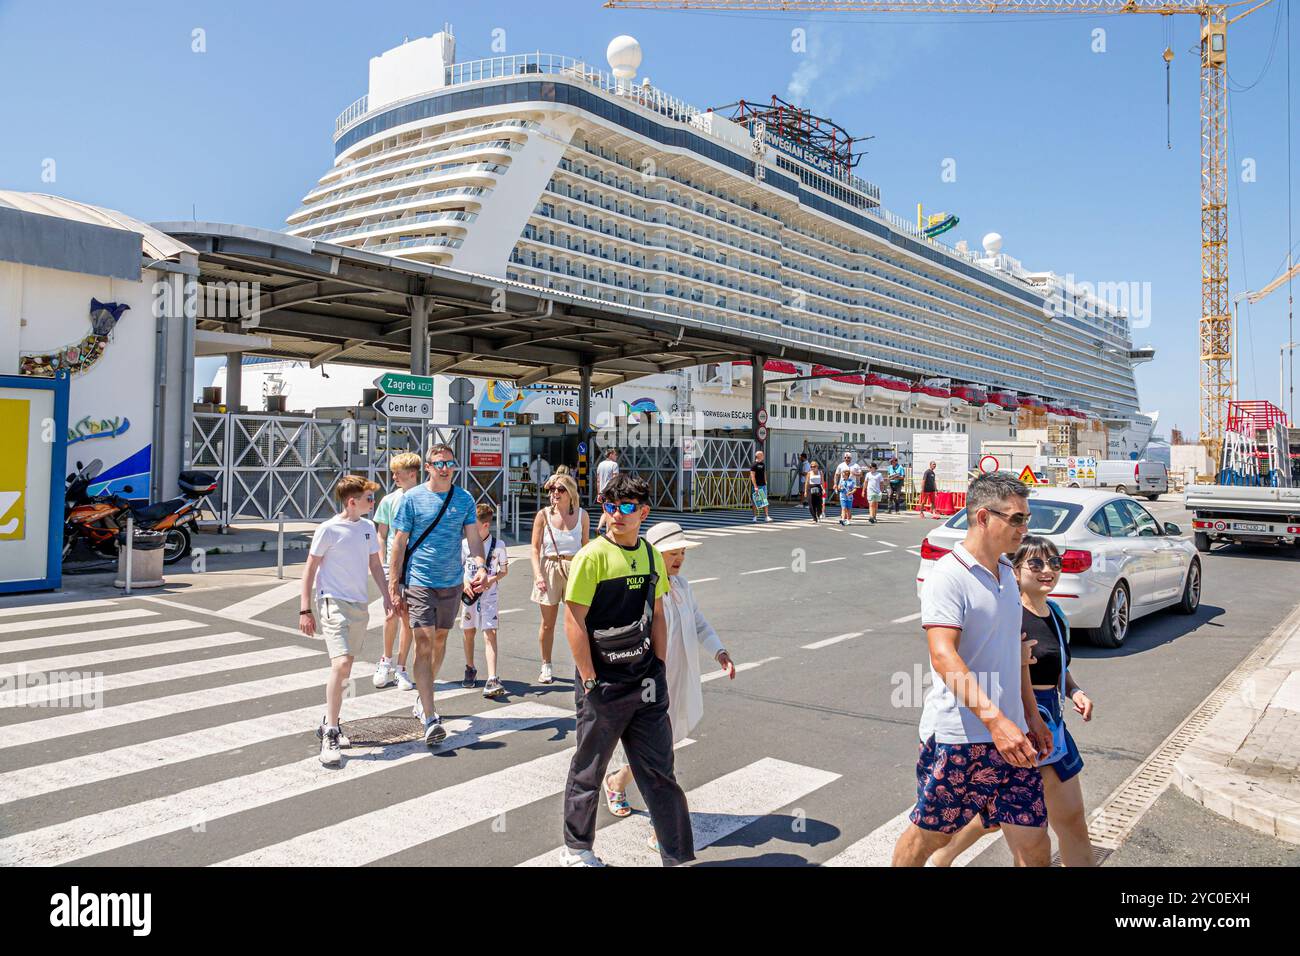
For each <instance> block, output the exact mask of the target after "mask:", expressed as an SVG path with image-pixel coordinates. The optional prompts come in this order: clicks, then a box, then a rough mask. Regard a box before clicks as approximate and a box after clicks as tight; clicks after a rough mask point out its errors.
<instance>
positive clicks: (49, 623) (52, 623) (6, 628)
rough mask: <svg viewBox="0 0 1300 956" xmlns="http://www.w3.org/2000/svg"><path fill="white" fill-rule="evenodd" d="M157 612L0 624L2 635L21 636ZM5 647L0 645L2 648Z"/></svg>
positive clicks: (108, 613) (107, 613)
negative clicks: (33, 632) (26, 632)
mask: <svg viewBox="0 0 1300 956" xmlns="http://www.w3.org/2000/svg"><path fill="white" fill-rule="evenodd" d="M156 614H157V612H156V611H147V610H145V609H144V608H128V609H127V610H125V611H102V612H100V613H98V614H69V615H68V616H67V617H49V616H43V617H41V618H39V619H37V620H34V621H9V622H8V623H5V624H0V634H21V633H22V632H23V631H48V630H52V629H53V628H56V627H80V626H81V625H83V624H106V623H108V622H109V621H128V620H131V619H132V618H139V617H154V616H156ZM3 646H4V645H3V644H0V648H2V647H3Z"/></svg>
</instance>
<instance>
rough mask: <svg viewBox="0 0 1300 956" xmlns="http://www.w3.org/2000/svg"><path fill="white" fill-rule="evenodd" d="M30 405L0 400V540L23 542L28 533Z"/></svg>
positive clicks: (10, 400) (17, 401)
mask: <svg viewBox="0 0 1300 956" xmlns="http://www.w3.org/2000/svg"><path fill="white" fill-rule="evenodd" d="M30 416H31V402H30V401H28V400H27V399H25V398H0V447H3V448H4V449H5V454H4V455H0V541H22V540H24V538H25V537H26V534H27V520H26V518H27V515H26V512H27V503H26V500H25V492H26V491H27V445H28V426H29V418H30Z"/></svg>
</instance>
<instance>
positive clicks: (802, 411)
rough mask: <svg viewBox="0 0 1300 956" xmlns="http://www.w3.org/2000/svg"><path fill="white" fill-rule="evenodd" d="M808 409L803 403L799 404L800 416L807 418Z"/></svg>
mask: <svg viewBox="0 0 1300 956" xmlns="http://www.w3.org/2000/svg"><path fill="white" fill-rule="evenodd" d="M807 411H808V409H806V408H804V407H803V406H802V405H800V406H799V417H800V418H807V417H808V415H807V414H806V413H807Z"/></svg>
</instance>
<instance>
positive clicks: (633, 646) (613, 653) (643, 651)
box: [591, 538, 659, 667]
mask: <svg viewBox="0 0 1300 956" xmlns="http://www.w3.org/2000/svg"><path fill="white" fill-rule="evenodd" d="M641 543H642V544H644V545H645V551H646V558H647V559H648V560H649V562H650V573H649V574H647V575H646V577H645V589H646V591H645V607H644V608H643V609H642V611H641V618H640V620H638V621H636V622H634V623H632V624H623V625H621V626H619V627H602V628H597V629H595V630H593V631H592V632H591V642H592V644H593V645H595V648H596V656H597V657H598V658H599V659H600V662H601V663H602V664H606V665H608V666H611V667H626V666H628V665H636V664H639V663H641V662H642V661H644V660H645V658H646V655H647V654H650V653H652V652H651V649H650V648H651V629H652V625H653V623H654V614H655V589H656V587H657V586H658V584H659V575H658V574H657V573H656V572H655V570H654V567H655V563H654V555H653V554H652V553H651V551H650V544H649V542H647V541H646V540H645V539H644V538H643V539H641Z"/></svg>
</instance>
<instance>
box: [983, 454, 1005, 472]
mask: <svg viewBox="0 0 1300 956" xmlns="http://www.w3.org/2000/svg"><path fill="white" fill-rule="evenodd" d="M1000 465H1001V462H999V461H998V460H997V458H996V457H995V456H993V455H984V456H983V457H982V458H980V471H982V472H984V474H986V475H987V474H988V473H989V472H993V471H997V470H998V468H999V467H1000Z"/></svg>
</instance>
